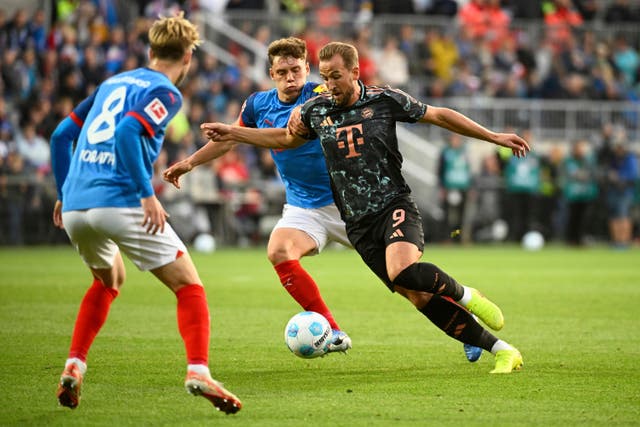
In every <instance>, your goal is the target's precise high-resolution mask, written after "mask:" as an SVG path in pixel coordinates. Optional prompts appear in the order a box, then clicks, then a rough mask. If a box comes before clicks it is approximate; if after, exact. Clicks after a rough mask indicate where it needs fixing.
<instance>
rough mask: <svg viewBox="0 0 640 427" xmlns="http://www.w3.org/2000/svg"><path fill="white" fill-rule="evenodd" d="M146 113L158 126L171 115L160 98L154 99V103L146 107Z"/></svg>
mask: <svg viewBox="0 0 640 427" xmlns="http://www.w3.org/2000/svg"><path fill="white" fill-rule="evenodd" d="M144 112H145V113H147V115H148V116H149V117H151V120H153V122H154V123H155V124H157V125H159V124H160V123H161V122H162V121H163V120H164V119H165V118H166V117H167V116H168V115H169V111H167V107H165V106H164V104H163V103H162V101H160V100H159V99H158V98H154V99H153V101H151V102H150V103H149V104H147V106H146V107H144Z"/></svg>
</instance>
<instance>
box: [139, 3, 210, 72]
mask: <svg viewBox="0 0 640 427" xmlns="http://www.w3.org/2000/svg"><path fill="white" fill-rule="evenodd" d="M200 43H201V40H200V35H199V34H198V29H197V28H196V26H195V25H194V24H193V23H192V22H190V21H189V20H188V19H186V18H185V17H184V12H182V11H181V12H180V13H179V14H178V15H177V16H171V17H162V18H159V19H158V20H156V21H155V22H154V23H153V25H152V26H151V28H150V29H149V45H150V47H151V51H152V52H153V55H154V56H155V57H156V58H158V59H166V60H170V61H178V60H180V59H181V58H182V57H183V56H184V55H185V54H186V53H187V52H189V51H191V50H194V49H195V48H196V46H198V45H199V44H200Z"/></svg>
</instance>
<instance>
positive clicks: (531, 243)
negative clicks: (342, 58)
mask: <svg viewBox="0 0 640 427" xmlns="http://www.w3.org/2000/svg"><path fill="white" fill-rule="evenodd" d="M543 246H544V236H542V233H540V232H539V231H528V232H527V233H526V234H525V235H524V236H522V247H523V248H524V249H525V250H527V251H539V250H540V249H542V248H543Z"/></svg>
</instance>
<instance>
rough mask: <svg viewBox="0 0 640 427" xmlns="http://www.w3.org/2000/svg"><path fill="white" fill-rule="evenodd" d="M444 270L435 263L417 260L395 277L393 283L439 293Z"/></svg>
mask: <svg viewBox="0 0 640 427" xmlns="http://www.w3.org/2000/svg"><path fill="white" fill-rule="evenodd" d="M441 276H442V271H441V270H440V269H439V268H438V267H436V266H435V265H433V264H430V263H426V262H416V263H413V264H411V265H410V266H408V267H407V268H405V269H404V270H402V271H401V272H400V273H399V274H398V275H397V276H396V277H395V279H393V284H394V285H397V286H402V287H403V288H406V289H409V290H412V291H421V292H429V293H437V292H438V291H439V290H440V289H439V286H438V282H439V278H440V277H441Z"/></svg>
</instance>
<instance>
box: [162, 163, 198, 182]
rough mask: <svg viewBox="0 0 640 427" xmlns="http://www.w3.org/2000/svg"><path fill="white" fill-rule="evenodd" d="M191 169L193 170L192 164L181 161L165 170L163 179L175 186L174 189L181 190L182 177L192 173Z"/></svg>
mask: <svg viewBox="0 0 640 427" xmlns="http://www.w3.org/2000/svg"><path fill="white" fill-rule="evenodd" d="M191 169H193V166H191V163H190V162H189V161H188V160H187V159H184V160H180V161H179V162H176V163H174V164H173V165H171V166H170V167H169V168H168V169H167V170H165V171H164V172H163V173H162V178H163V179H164V180H165V181H167V182H170V183H171V184H173V186H174V187H176V188H180V177H181V176H182V175H184V174H185V173H188V172H190V171H191Z"/></svg>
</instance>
